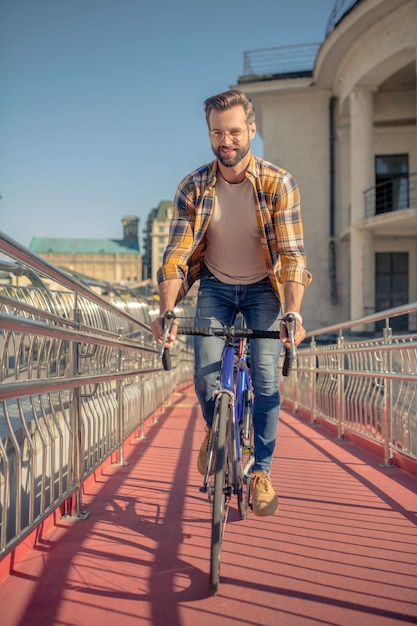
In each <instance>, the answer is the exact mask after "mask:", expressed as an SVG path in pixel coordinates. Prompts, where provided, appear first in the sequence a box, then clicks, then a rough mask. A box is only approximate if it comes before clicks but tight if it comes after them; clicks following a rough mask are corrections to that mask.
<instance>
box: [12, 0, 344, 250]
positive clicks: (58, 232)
mask: <svg viewBox="0 0 417 626" xmlns="http://www.w3.org/2000/svg"><path fill="white" fill-rule="evenodd" d="M334 5H335V0H291V2H288V1H287V0H285V1H284V0H271V1H270V2H268V3H256V2H254V1H253V0H250V1H249V0H211V1H210V2H199V0H177V1H176V2H175V1H170V0H165V1H164V0H160V1H159V2H158V1H151V0H145V1H143V0H1V3H0V90H1V92H0V93H1V95H0V195H1V196H2V198H1V200H0V215H1V220H0V230H1V231H2V232H4V233H5V234H6V235H8V236H10V237H12V238H13V239H15V240H16V241H18V242H19V243H21V244H23V245H25V246H29V243H30V240H31V238H32V237H33V236H38V237H97V238H101V237H105V238H121V236H122V223H121V219H122V217H123V216H124V215H137V216H138V217H139V218H140V224H141V228H143V226H144V225H145V221H146V217H147V215H148V213H149V211H150V210H151V209H152V208H153V207H156V206H157V205H158V204H159V202H160V201H161V200H172V199H173V196H174V194H175V190H176V187H177V185H178V183H179V181H180V180H181V178H182V177H183V176H185V175H186V174H187V173H189V172H191V171H192V170H193V169H195V168H196V167H198V166H200V165H202V164H203V163H206V162H208V161H210V160H211V159H212V158H213V154H212V152H211V149H210V145H209V142H208V139H207V128H206V123H205V119H204V113H203V101H204V99H205V98H207V97H208V96H211V95H213V94H215V93H218V92H220V91H224V90H225V89H228V88H229V87H230V86H231V85H234V84H236V83H237V80H238V77H239V76H241V75H243V57H244V52H245V51H249V50H258V49H263V48H271V47H278V46H287V45H293V44H306V43H319V42H322V41H323V40H324V38H325V30H326V25H327V21H328V18H329V16H330V13H331V10H332V8H333V6H334ZM253 151H254V152H256V153H258V154H259V155H260V156H262V142H261V141H260V140H257V139H255V141H254V143H253ZM280 165H283V166H284V167H285V164H280Z"/></svg>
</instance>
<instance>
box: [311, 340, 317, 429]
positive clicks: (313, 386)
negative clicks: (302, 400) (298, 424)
mask: <svg viewBox="0 0 417 626" xmlns="http://www.w3.org/2000/svg"><path fill="white" fill-rule="evenodd" d="M316 348H317V344H316V340H315V338H314V337H312V338H311V342H310V350H311V356H310V371H311V375H310V376H311V378H310V406H311V418H310V423H311V424H312V423H314V422H315V421H316V418H317V398H316V378H317V372H316V369H317V368H316V364H317V355H316Z"/></svg>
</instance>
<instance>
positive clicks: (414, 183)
mask: <svg viewBox="0 0 417 626" xmlns="http://www.w3.org/2000/svg"><path fill="white" fill-rule="evenodd" d="M364 198H365V216H366V217H372V216H374V215H380V214H382V213H390V212H391V211H399V210H401V209H409V208H417V173H413V174H408V175H407V174H401V175H398V176H393V177H392V178H390V179H389V180H385V181H383V182H381V183H379V184H378V185H375V187H370V188H369V189H366V190H365V191H364Z"/></svg>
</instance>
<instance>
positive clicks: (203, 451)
mask: <svg viewBox="0 0 417 626" xmlns="http://www.w3.org/2000/svg"><path fill="white" fill-rule="evenodd" d="M210 434H211V430H210V428H207V427H206V435H205V437H204V440H203V443H202V444H201V446H200V451H199V453H198V458H197V469H198V471H199V473H200V474H201V475H202V476H204V474H205V473H206V465H207V455H208V449H209V444H210ZM214 456H216V446H215V447H214ZM213 460H214V459H213ZM212 474H214V463H212V466H211V469H210V476H211V475H212Z"/></svg>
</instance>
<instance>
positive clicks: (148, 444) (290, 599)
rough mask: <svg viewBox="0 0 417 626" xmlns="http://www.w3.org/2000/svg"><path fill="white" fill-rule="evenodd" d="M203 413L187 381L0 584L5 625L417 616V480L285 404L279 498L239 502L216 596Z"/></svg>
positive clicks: (293, 623) (290, 625) (371, 622)
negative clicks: (271, 507)
mask: <svg viewBox="0 0 417 626" xmlns="http://www.w3.org/2000/svg"><path fill="white" fill-rule="evenodd" d="M202 436H203V425H202V418H201V417H200V415H199V410H198V406H197V402H196V398H195V395H194V392H193V390H192V388H191V387H190V388H187V389H186V390H185V391H182V392H177V393H176V394H174V395H173V397H172V403H171V405H170V407H169V408H168V409H167V410H166V411H165V413H164V414H162V415H161V416H160V418H159V423H158V424H156V425H153V426H150V427H149V429H148V431H147V439H146V440H144V441H140V440H138V439H132V440H131V442H130V444H129V446H128V455H127V461H128V465H126V466H123V467H120V466H109V467H107V468H106V469H105V470H103V472H102V473H100V475H98V476H97V482H96V483H94V484H93V485H92V486H91V487H90V488H89V491H88V493H87V494H86V495H85V497H84V505H85V509H86V510H87V511H89V513H90V515H89V517H88V518H87V519H86V520H84V521H77V522H69V521H60V522H59V524H58V526H57V527H56V528H54V529H53V530H52V531H50V532H49V533H48V534H47V536H45V537H42V538H40V541H39V543H38V545H37V547H36V549H35V550H33V551H32V552H31V553H30V554H29V555H28V556H27V558H25V559H24V560H23V561H21V562H19V563H17V564H16V566H15V568H14V571H13V573H12V574H11V575H10V576H9V577H8V578H7V579H6V580H5V581H4V582H3V584H2V585H1V586H0V624H1V626H115V625H117V626H133V625H134V626H142V625H155V626H195V625H196V624H198V625H201V626H206V625H207V626H209V625H210V626H211V625H216V626H223V625H225V626H226V625H227V626H229V625H230V626H232V625H237V624H239V625H244V626H245V625H247V626H279V625H282V626H310V625H311V626H313V625H315V626H316V625H318V624H325V625H332V626H394V625H395V626H398V625H400V624H416V623H417V479H416V478H415V477H413V476H411V475H409V474H407V473H405V472H403V471H402V470H386V469H381V468H380V467H379V459H376V458H375V457H373V456H372V455H370V454H369V453H368V452H365V451H363V450H361V449H359V448H357V447H355V446H354V444H352V443H339V442H336V441H335V440H334V439H333V438H332V437H331V436H330V435H329V433H327V431H325V430H324V429H323V428H321V427H317V426H311V425H309V424H307V423H306V422H305V420H303V419H300V418H299V417H297V416H294V415H291V414H289V413H287V412H285V411H282V413H281V422H280V427H279V438H278V451H277V455H276V458H275V464H274V467H273V482H274V484H275V487H276V489H277V490H278V492H279V495H280V511H279V513H278V514H277V515H276V516H274V517H272V518H256V517H254V516H253V515H252V514H251V515H250V517H249V518H248V519H247V520H246V521H239V520H238V518H237V514H236V513H235V511H234V510H232V511H231V516H230V518H229V523H228V527H227V530H226V535H225V539H224V545H223V559H222V572H221V574H222V582H221V587H220V592H219V595H218V596H217V597H216V598H211V597H208V594H207V590H208V568H209V562H208V555H209V541H210V517H209V514H210V511H209V504H208V502H207V500H206V496H205V495H204V494H201V493H200V492H199V486H200V484H201V479H200V476H199V475H198V473H197V470H196V467H195V466H196V456H197V451H198V448H199V445H200V442H201V439H202Z"/></svg>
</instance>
